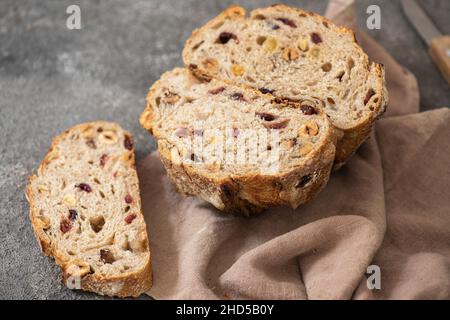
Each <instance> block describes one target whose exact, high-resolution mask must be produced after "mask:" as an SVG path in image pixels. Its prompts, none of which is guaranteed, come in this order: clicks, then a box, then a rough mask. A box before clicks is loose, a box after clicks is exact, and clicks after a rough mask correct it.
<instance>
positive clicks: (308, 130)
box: [299, 121, 319, 137]
mask: <svg viewBox="0 0 450 320" xmlns="http://www.w3.org/2000/svg"><path fill="white" fill-rule="evenodd" d="M318 133H319V126H318V125H317V123H315V122H314V121H308V122H307V123H305V124H303V125H302V126H301V127H300V130H299V134H300V136H302V137H311V136H316V135H317V134H318Z"/></svg>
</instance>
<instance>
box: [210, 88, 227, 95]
mask: <svg viewBox="0 0 450 320" xmlns="http://www.w3.org/2000/svg"><path fill="white" fill-rule="evenodd" d="M224 90H225V87H218V88H215V89H211V90H209V91H208V93H210V94H219V93H222V92H223V91H224Z"/></svg>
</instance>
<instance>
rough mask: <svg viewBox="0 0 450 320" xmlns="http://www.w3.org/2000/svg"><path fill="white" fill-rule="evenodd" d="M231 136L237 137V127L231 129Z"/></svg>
mask: <svg viewBox="0 0 450 320" xmlns="http://www.w3.org/2000/svg"><path fill="white" fill-rule="evenodd" d="M231 136H232V137H233V138H237V137H238V136H239V129H238V128H233V129H231Z"/></svg>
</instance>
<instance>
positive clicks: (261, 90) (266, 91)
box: [258, 88, 275, 94]
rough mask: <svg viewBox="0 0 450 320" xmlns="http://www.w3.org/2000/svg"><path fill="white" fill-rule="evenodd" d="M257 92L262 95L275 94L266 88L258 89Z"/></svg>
mask: <svg viewBox="0 0 450 320" xmlns="http://www.w3.org/2000/svg"><path fill="white" fill-rule="evenodd" d="M258 90H259V91H260V92H261V93H264V94H267V93H270V94H273V93H274V92H275V90H270V89H267V88H259V89H258Z"/></svg>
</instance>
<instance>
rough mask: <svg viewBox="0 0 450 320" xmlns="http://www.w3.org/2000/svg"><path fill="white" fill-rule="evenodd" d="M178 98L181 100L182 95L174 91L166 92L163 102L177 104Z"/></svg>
mask: <svg viewBox="0 0 450 320" xmlns="http://www.w3.org/2000/svg"><path fill="white" fill-rule="evenodd" d="M178 100H180V96H179V95H178V94H176V93H173V92H166V93H165V94H164V98H163V99H162V102H163V103H165V104H175V103H176V102H177V101H178Z"/></svg>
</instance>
